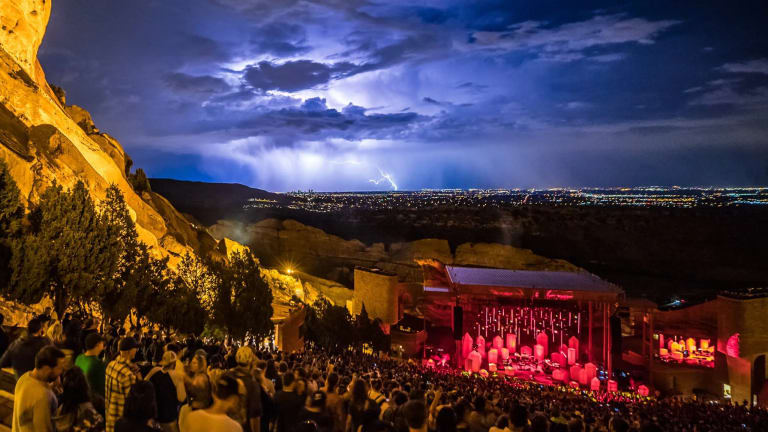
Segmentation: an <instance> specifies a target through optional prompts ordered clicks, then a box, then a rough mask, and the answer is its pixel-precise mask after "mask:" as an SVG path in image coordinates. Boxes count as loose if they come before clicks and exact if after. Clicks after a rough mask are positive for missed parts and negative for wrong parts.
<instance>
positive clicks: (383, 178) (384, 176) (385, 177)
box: [368, 168, 397, 190]
mask: <svg viewBox="0 0 768 432" xmlns="http://www.w3.org/2000/svg"><path fill="white" fill-rule="evenodd" d="M378 170H379V175H380V177H379V178H378V179H370V180H368V181H369V182H371V183H373V184H375V185H378V184H380V183H381V182H383V181H387V182H389V184H390V185H392V189H394V190H397V183H395V180H393V179H392V174H390V173H386V172H384V171H382V169H381V168H378Z"/></svg>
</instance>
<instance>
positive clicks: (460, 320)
mask: <svg viewBox="0 0 768 432" xmlns="http://www.w3.org/2000/svg"><path fill="white" fill-rule="evenodd" d="M463 336H464V309H463V308H462V307H461V306H454V307H453V339H455V340H459V339H461V338H462V337H463Z"/></svg>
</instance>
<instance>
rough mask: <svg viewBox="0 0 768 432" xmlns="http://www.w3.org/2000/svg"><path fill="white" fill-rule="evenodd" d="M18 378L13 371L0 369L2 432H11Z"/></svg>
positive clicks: (0, 417) (0, 426)
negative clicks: (14, 394)
mask: <svg viewBox="0 0 768 432" xmlns="http://www.w3.org/2000/svg"><path fill="white" fill-rule="evenodd" d="M15 387H16V377H15V376H14V375H13V369H0V432H10V430H11V418H12V416H13V390H14V388H15Z"/></svg>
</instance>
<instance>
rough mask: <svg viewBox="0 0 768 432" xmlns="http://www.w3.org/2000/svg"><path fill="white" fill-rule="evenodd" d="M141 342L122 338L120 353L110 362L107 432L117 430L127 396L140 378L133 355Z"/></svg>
mask: <svg viewBox="0 0 768 432" xmlns="http://www.w3.org/2000/svg"><path fill="white" fill-rule="evenodd" d="M138 347H139V344H138V343H137V342H136V339H134V338H132V337H125V338H123V339H122V340H120V345H118V349H119V350H120V354H118V355H117V358H115V359H114V360H112V361H111V362H109V365H107V373H106V388H105V390H106V391H105V399H106V400H105V402H106V414H107V415H106V421H107V432H114V431H115V423H117V420H119V419H120V417H122V416H123V408H125V398H126V397H127V396H128V392H129V391H130V390H131V386H132V385H133V384H134V383H135V382H136V381H137V380H138V379H139V371H138V368H137V367H136V365H134V364H133V357H134V356H136V350H137V349H138Z"/></svg>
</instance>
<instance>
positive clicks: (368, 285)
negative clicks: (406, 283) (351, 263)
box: [352, 269, 400, 324]
mask: <svg viewBox="0 0 768 432" xmlns="http://www.w3.org/2000/svg"><path fill="white" fill-rule="evenodd" d="M398 294H399V293H398V288H397V276H396V275H393V274H389V273H384V272H382V271H376V270H368V269H355V291H354V294H353V297H352V305H353V306H352V308H353V313H354V314H355V315H358V314H360V312H361V311H362V309H363V305H365V310H366V312H367V313H368V316H369V317H370V318H371V319H375V318H378V319H380V320H381V321H382V322H383V323H384V324H394V323H396V322H397V321H398V320H399V319H400V317H399V316H398V315H399V310H398Z"/></svg>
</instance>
